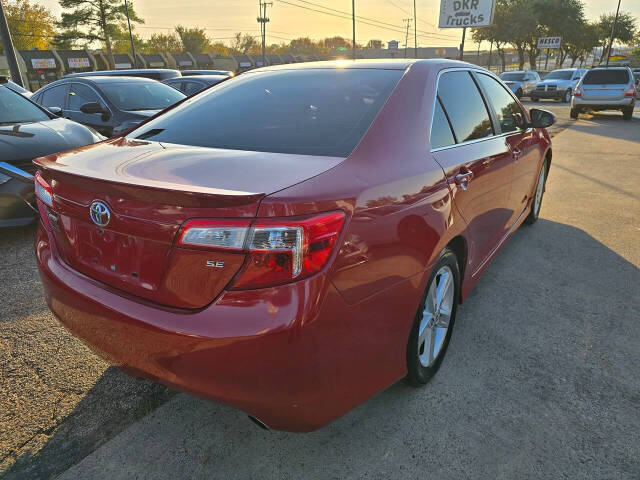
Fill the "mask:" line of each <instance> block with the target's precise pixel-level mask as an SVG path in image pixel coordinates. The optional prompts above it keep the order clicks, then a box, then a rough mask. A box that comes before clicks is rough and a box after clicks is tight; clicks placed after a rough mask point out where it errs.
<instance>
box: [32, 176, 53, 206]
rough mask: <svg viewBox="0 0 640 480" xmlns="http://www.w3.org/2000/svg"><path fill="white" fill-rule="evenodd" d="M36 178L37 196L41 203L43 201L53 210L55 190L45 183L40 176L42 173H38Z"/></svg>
mask: <svg viewBox="0 0 640 480" xmlns="http://www.w3.org/2000/svg"><path fill="white" fill-rule="evenodd" d="M34 178H35V182H34V183H35V189H36V196H37V197H38V198H39V199H40V201H42V203H44V204H45V205H48V206H49V207H52V208H53V190H52V189H51V186H50V185H49V184H48V183H47V182H45V181H44V179H43V178H42V176H41V175H40V172H36V174H35V175H34Z"/></svg>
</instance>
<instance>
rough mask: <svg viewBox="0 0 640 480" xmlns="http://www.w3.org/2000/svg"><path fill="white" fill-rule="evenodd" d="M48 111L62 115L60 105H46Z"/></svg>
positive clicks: (57, 115)
mask: <svg viewBox="0 0 640 480" xmlns="http://www.w3.org/2000/svg"><path fill="white" fill-rule="evenodd" d="M46 108H47V110H48V111H49V113H52V114H53V115H55V116H56V117H59V116H60V115H62V109H61V108H60V107H46Z"/></svg>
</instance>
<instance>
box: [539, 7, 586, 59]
mask: <svg viewBox="0 0 640 480" xmlns="http://www.w3.org/2000/svg"><path fill="white" fill-rule="evenodd" d="M536 11H537V12H538V24H539V31H540V33H541V34H542V35H545V36H554V37H555V36H557V37H562V43H561V45H560V48H559V49H558V52H557V53H558V55H557V56H556V61H557V64H559V65H562V64H563V63H564V60H565V58H566V56H567V49H566V48H565V47H566V45H567V43H569V42H572V41H574V40H575V39H577V38H579V37H580V35H581V32H582V29H583V28H584V26H585V18H584V5H583V3H582V1H581V0H537V4H536ZM536 47H537V39H536ZM534 65H535V62H534Z"/></svg>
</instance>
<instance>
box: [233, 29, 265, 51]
mask: <svg viewBox="0 0 640 480" xmlns="http://www.w3.org/2000/svg"><path fill="white" fill-rule="evenodd" d="M259 48H260V44H259V43H258V41H257V40H256V38H255V37H254V36H253V35H249V34H248V33H245V34H244V35H243V34H242V33H240V32H238V33H236V34H235V36H234V37H233V40H232V41H231V48H230V49H229V51H230V53H231V54H232V55H246V54H247V53H251V52H257V51H258V49H259Z"/></svg>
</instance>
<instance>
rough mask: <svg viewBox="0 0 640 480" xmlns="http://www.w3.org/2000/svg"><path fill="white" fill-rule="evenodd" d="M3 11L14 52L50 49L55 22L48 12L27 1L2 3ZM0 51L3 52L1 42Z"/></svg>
mask: <svg viewBox="0 0 640 480" xmlns="http://www.w3.org/2000/svg"><path fill="white" fill-rule="evenodd" d="M4 10H5V15H6V17H7V23H8V24H9V31H10V32H11V37H12V39H13V46H14V48H15V49H16V50H31V49H34V48H36V49H39V50H44V49H47V48H49V47H50V43H51V40H52V39H53V37H54V35H55V33H56V32H55V29H54V25H55V23H56V20H55V18H54V16H53V15H52V14H51V12H50V11H49V10H47V9H46V8H44V7H42V6H40V5H36V4H32V3H30V2H29V0H14V1H11V0H9V1H8V2H6V3H4ZM0 51H4V50H3V48H2V43H1V42H0Z"/></svg>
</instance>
